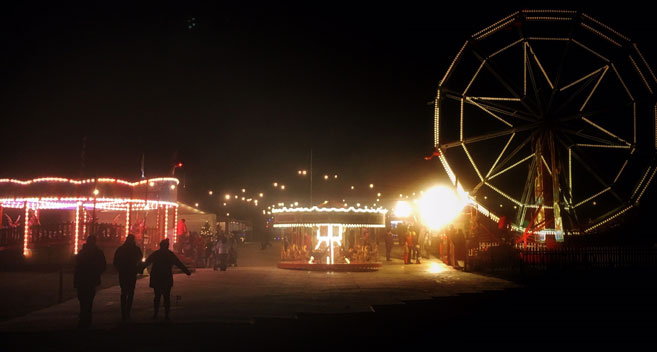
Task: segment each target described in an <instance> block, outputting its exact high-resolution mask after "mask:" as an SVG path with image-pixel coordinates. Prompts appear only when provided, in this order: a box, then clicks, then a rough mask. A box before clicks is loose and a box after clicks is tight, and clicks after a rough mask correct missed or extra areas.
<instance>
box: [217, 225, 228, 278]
mask: <svg viewBox="0 0 657 352" xmlns="http://www.w3.org/2000/svg"><path fill="white" fill-rule="evenodd" d="M230 248H231V244H230V241H229V240H228V238H226V235H225V234H224V233H223V232H222V233H221V234H220V235H219V238H218V239H217V244H216V247H215V250H216V253H217V257H218V261H217V264H218V265H219V268H220V269H221V271H226V267H227V266H228V253H229V252H230Z"/></svg>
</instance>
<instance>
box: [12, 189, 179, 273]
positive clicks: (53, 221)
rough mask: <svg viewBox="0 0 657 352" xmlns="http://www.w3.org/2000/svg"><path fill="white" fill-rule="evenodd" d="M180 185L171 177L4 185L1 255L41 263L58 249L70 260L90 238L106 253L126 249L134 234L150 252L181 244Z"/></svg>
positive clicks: (140, 243)
mask: <svg viewBox="0 0 657 352" xmlns="http://www.w3.org/2000/svg"><path fill="white" fill-rule="evenodd" d="M178 183H179V181H178V179H176V178H171V177H162V178H152V179H144V180H140V181H137V182H129V181H124V180H120V179H114V178H97V179H86V180H74V179H67V178H59V177H43V178H36V179H32V180H26V181H23V180H15V179H0V217H2V218H3V221H2V225H3V226H2V228H1V229H0V250H5V251H12V250H20V251H21V253H22V254H23V256H25V257H34V258H35V259H37V260H38V259H39V258H37V257H39V256H40V255H43V256H45V254H44V253H42V252H46V249H47V255H48V256H49V257H50V255H51V253H52V252H53V248H54V249H55V250H56V252H58V253H59V254H60V255H61V254H62V253H64V256H66V255H68V256H70V254H76V253H77V252H78V251H79V249H80V247H81V244H82V243H83V242H84V239H85V238H86V237H87V236H89V235H90V234H95V235H96V236H97V238H98V244H99V246H100V247H101V248H103V249H109V248H114V247H116V246H118V245H120V243H121V242H122V241H123V240H124V239H125V236H126V235H127V234H128V233H132V234H134V235H135V236H136V237H137V241H138V244H139V245H140V246H141V247H142V248H143V249H144V251H146V252H147V251H150V250H152V249H154V248H155V247H156V246H157V244H158V243H159V241H160V240H161V239H163V238H167V237H170V236H171V237H172V240H173V241H174V242H175V241H176V238H175V236H176V232H175V231H174V228H175V224H176V222H177V214H178V203H177V187H178ZM41 259H43V258H41Z"/></svg>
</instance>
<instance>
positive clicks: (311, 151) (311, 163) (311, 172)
mask: <svg viewBox="0 0 657 352" xmlns="http://www.w3.org/2000/svg"><path fill="white" fill-rule="evenodd" d="M312 206H313V149H312V148H310V206H309V207H312Z"/></svg>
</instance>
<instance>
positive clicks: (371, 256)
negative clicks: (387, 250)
mask: <svg viewBox="0 0 657 352" xmlns="http://www.w3.org/2000/svg"><path fill="white" fill-rule="evenodd" d="M387 212H388V211H387V210H386V209H383V208H377V209H372V208H354V207H349V208H347V207H342V208H334V207H328V206H314V207H312V208H282V209H274V210H272V214H273V215H274V225H273V226H274V228H275V229H280V231H281V232H282V233H281V239H282V241H283V249H282V252H281V261H280V262H279V264H278V267H279V268H282V269H298V270H319V271H373V270H378V268H380V267H381V263H380V262H379V261H378V258H379V254H378V246H377V243H376V238H377V235H379V236H380V235H381V234H382V233H383V231H384V229H385V227H386V213H387ZM377 231H379V232H380V233H377Z"/></svg>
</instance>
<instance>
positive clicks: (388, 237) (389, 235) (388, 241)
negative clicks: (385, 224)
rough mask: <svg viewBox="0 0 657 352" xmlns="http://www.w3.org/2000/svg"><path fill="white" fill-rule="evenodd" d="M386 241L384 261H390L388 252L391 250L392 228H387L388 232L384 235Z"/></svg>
mask: <svg viewBox="0 0 657 352" xmlns="http://www.w3.org/2000/svg"><path fill="white" fill-rule="evenodd" d="M385 242H386V261H388V262H390V261H392V260H391V259H390V252H391V251H392V230H390V229H388V232H387V233H386V235H385Z"/></svg>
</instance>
